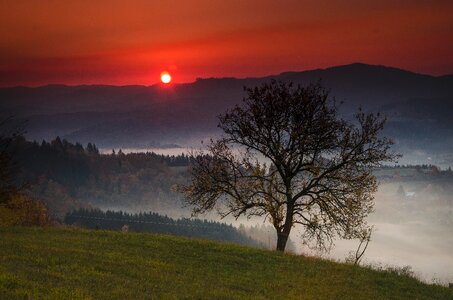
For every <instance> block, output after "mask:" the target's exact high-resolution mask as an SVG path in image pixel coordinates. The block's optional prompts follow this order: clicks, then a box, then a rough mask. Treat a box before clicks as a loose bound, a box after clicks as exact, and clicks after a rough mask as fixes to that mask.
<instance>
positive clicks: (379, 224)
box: [329, 182, 453, 284]
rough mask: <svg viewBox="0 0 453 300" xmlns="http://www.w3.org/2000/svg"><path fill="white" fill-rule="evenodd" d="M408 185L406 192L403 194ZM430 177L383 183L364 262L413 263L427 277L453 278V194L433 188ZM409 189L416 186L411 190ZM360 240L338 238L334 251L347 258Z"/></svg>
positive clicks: (437, 279)
mask: <svg viewBox="0 0 453 300" xmlns="http://www.w3.org/2000/svg"><path fill="white" fill-rule="evenodd" d="M399 185H402V186H405V187H407V188H406V195H405V196H404V197H400V196H399V195H398V193H397V191H398V189H399ZM426 188H428V190H429V189H431V190H435V186H434V185H432V184H430V183H427V182H417V183H406V184H405V183H387V184H381V185H380V187H379V191H378V193H377V194H376V199H375V213H374V214H372V215H370V217H369V223H370V224H371V225H374V227H375V230H374V232H373V234H372V236H371V242H370V244H369V246H368V249H367V250H366V252H365V255H364V261H363V262H362V263H364V264H374V265H376V264H381V265H384V266H385V265H391V266H399V267H403V266H407V265H409V266H411V267H412V270H413V271H414V272H415V275H416V276H417V277H419V278H420V279H422V280H423V281H426V282H430V283H431V282H437V283H443V284H446V283H448V282H453V255H452V253H453V235H452V229H453V205H452V203H453V196H451V194H449V193H448V192H447V191H439V190H437V191H432V193H431V194H428V191H426ZM407 190H410V192H408V191H407ZM357 245H358V242H357V241H352V242H350V241H347V242H345V241H338V242H337V243H336V247H335V248H334V250H333V251H331V253H330V254H329V256H330V257H332V258H335V259H344V258H345V257H346V256H347V254H348V252H349V251H351V250H355V249H356V247H357Z"/></svg>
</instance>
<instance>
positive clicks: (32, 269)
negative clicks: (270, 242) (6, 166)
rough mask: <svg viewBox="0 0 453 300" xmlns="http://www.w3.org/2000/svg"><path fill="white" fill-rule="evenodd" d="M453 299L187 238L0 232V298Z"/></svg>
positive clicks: (361, 273) (443, 292)
mask: <svg viewBox="0 0 453 300" xmlns="http://www.w3.org/2000/svg"><path fill="white" fill-rule="evenodd" d="M24 298H25V299H27V298H32V299H40V298H45V299H150V298H151V299H180V298H208V299H230V298H245V299H267V298H270V299H291V298H294V299H453V290H451V289H448V288H445V287H440V286H434V285H427V284H424V283H421V282H419V281H417V280H415V279H413V278H410V277H405V276H398V275H397V274H395V273H391V272H384V271H374V270H370V269H368V268H361V267H354V266H352V265H347V264H341V263H335V262H331V261H326V260H320V259H315V258H307V257H302V256H292V255H284V254H281V253H276V252H272V251H264V250H257V249H252V248H247V247H241V246H236V245H228V244H221V243H215V242H210V241H203V240H191V239H187V238H179V237H171V236H162V235H152V234H139V233H128V234H123V233H120V232H108V231H89V230H82V229H61V228H47V229H40V228H17V227H0V299H24Z"/></svg>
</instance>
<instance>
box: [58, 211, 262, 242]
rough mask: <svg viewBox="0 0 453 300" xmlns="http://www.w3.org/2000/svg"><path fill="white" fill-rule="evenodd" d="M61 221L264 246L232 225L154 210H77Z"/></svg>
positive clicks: (85, 225) (101, 227)
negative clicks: (132, 212)
mask: <svg viewBox="0 0 453 300" xmlns="http://www.w3.org/2000/svg"><path fill="white" fill-rule="evenodd" d="M64 222H65V223H66V224H68V225H77V226H81V227H85V228H90V229H104V230H123V231H133V232H148V233H160V234H172V235H178V236H187V237H196V238H203V239H210V240H216V241H224V242H233V243H238V244H242V245H248V246H254V247H264V245H262V244H260V243H259V242H257V241H255V240H254V239H253V238H251V237H248V236H247V235H245V234H243V233H241V232H239V231H238V230H237V229H236V228H235V227H233V226H232V225H227V224H224V223H219V222H214V221H207V220H200V219H176V220H175V219H172V218H169V217H167V216H162V215H160V214H157V213H153V212H145V213H136V214H130V213H126V212H122V211H109V210H108V211H102V210H98V209H95V210H90V209H79V210H76V211H73V212H70V213H68V214H66V216H65V218H64Z"/></svg>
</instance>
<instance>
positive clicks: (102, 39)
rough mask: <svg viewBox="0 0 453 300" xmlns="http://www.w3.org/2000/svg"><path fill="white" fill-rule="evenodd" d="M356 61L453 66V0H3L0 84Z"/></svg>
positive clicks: (137, 79)
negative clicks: (165, 71) (164, 71)
mask: <svg viewBox="0 0 453 300" xmlns="http://www.w3.org/2000/svg"><path fill="white" fill-rule="evenodd" d="M352 62H364V63H370V64H382V65H388V66H394V67H399V68H403V69H407V70H412V71H416V72H420V73H427V74H434V75H441V74H450V73H453V1H451V0H446V1H422V0H399V1H398V0H391V1H390V0H389V1H387V0H385V1H382V0H381V1H365V0H345V1H339V0H333V1H320V0H319V1H302V0H298V1H284V0H281V1H276V0H274V1H269V0H253V1H245V0H243V1H236V0H229V1H227V0H223V1H215V0H198V1H172V0H167V1H145V0H142V1H140V0H137V1H131V0H129V1H126V0H124V1H115V0H108V1H101V0H98V1H92V0H89V1H84V0H78V1H69V0H64V1H61V0H53V1H50V0H35V1H34V0H28V1H27V0H23V1H18V0H11V1H8V0H0V86H15V85H29V86H36V85H45V84H49V83H64V84H71V85H72V84H115V85H125V84H145V85H150V84H154V83H156V82H157V81H158V80H159V75H160V73H161V72H162V71H163V70H168V71H170V72H171V73H172V76H173V79H174V80H175V81H176V82H188V81H193V80H195V78H197V77H224V76H234V77H247V76H262V75H270V74H276V73H280V72H283V71H301V70H307V69H314V68H323V67H329V66H334V65H340V64H348V63H352Z"/></svg>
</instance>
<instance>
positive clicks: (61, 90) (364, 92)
mask: <svg viewBox="0 0 453 300" xmlns="http://www.w3.org/2000/svg"><path fill="white" fill-rule="evenodd" d="M270 79H278V80H285V81H286V80H288V81H293V82H294V83H299V84H303V85H304V84H308V83H310V82H315V81H318V80H322V83H323V84H324V85H325V86H326V87H328V88H330V89H331V94H332V95H333V96H335V97H336V99H337V100H339V101H342V102H344V103H343V105H342V106H341V112H342V113H343V114H344V115H345V116H346V117H348V116H350V115H351V114H352V113H353V112H354V111H356V110H357V108H358V107H362V108H363V109H365V110H370V111H381V112H382V113H384V114H385V115H387V116H388V117H389V123H388V126H387V133H388V134H389V135H390V136H391V137H393V138H394V139H395V140H396V141H397V147H398V149H401V150H402V151H404V152H407V153H408V154H409V155H408V156H407V157H408V158H411V157H412V158H411V159H412V160H411V161H409V162H411V163H436V161H426V160H427V159H428V158H429V157H430V156H435V155H437V156H436V157H437V158H438V160H439V161H438V162H437V164H440V165H442V164H443V163H444V161H445V162H446V163H448V162H449V161H450V162H451V164H452V165H453V157H448V153H446V151H445V150H446V149H448V148H451V147H452V146H453V126H452V125H453V118H451V117H450V116H451V115H453V75H447V76H439V77H435V76H429V75H423V74H416V73H413V72H408V71H405V70H401V69H395V68H390V67H384V66H374V65H366V64H360V63H356V64H351V65H345V66H338V67H332V68H327V69H318V70H311V71H304V72H285V73H282V74H279V75H274V76H268V77H263V78H243V79H236V78H208V79H198V80H197V81H195V82H193V83H187V84H175V85H172V86H170V87H162V86H160V85H153V86H105V85H102V86H101V85H83V86H63V85H49V86H43V87H38V88H27V87H14V88H1V89H0V111H1V114H2V115H14V116H16V117H17V118H19V119H26V120H28V127H27V130H28V133H27V137H28V138H29V139H36V140H41V139H47V140H50V139H53V138H55V136H57V135H58V136H60V137H63V138H66V139H68V140H70V141H78V142H81V143H84V144H85V143H88V142H95V143H96V144H97V145H98V146H100V147H101V148H112V147H115V148H118V147H123V148H145V147H159V146H162V145H166V144H179V145H181V146H187V145H194V144H197V143H198V142H199V140H200V139H203V138H206V137H208V136H212V135H215V134H216V133H217V129H216V125H217V119H216V116H217V115H218V114H220V113H222V112H224V111H225V110H226V109H227V108H230V107H232V106H233V105H235V104H237V103H240V101H241V99H242V97H243V96H244V91H243V87H244V86H249V87H252V86H255V85H258V84H260V83H262V82H264V81H268V80H270ZM411 155H412V156H411ZM417 155H418V156H417ZM418 159H420V161H418Z"/></svg>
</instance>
